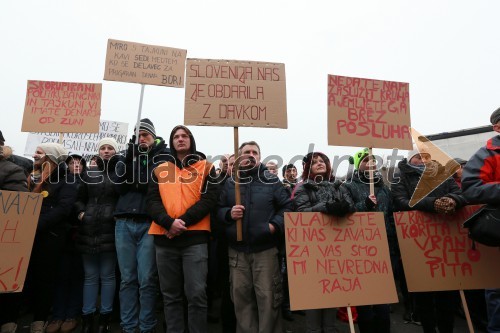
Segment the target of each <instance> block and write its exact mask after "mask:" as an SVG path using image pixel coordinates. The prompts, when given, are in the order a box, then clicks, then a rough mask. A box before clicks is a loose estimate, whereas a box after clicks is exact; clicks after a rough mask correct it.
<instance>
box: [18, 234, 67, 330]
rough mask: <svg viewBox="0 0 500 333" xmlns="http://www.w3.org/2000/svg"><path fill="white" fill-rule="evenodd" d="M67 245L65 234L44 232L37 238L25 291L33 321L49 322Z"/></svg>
mask: <svg viewBox="0 0 500 333" xmlns="http://www.w3.org/2000/svg"><path fill="white" fill-rule="evenodd" d="M65 243H66V235H65V234H59V235H57V234H55V233H53V232H43V233H40V234H37V235H36V236H35V241H34V243H33V250H32V251H31V258H30V263H29V266H28V273H27V275H26V283H25V290H24V291H23V294H24V296H25V297H26V298H27V299H29V300H31V305H32V310H33V321H47V319H48V317H49V314H50V309H51V307H52V301H53V297H54V288H55V282H56V278H57V274H58V273H59V268H60V264H61V258H62V252H63V248H64V245H65Z"/></svg>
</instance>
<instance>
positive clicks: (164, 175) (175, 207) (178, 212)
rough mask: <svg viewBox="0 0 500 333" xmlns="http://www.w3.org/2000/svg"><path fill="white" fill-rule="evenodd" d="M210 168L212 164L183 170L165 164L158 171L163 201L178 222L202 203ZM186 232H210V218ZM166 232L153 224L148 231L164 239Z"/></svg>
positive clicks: (157, 175) (201, 162)
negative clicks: (197, 204)
mask: <svg viewBox="0 0 500 333" xmlns="http://www.w3.org/2000/svg"><path fill="white" fill-rule="evenodd" d="M211 168H212V164H210V163H208V162H207V161H206V160H201V161H198V162H196V163H193V164H191V165H189V166H186V167H185V168H183V169H179V168H178V167H177V166H176V165H175V163H173V162H165V163H162V164H160V165H159V166H158V167H157V168H156V169H155V171H154V173H155V176H156V178H157V179H158V186H159V192H160V196H161V201H162V203H163V207H165V210H166V211H167V214H168V215H169V216H170V217H172V218H174V219H176V218H179V217H180V216H182V215H183V214H184V213H185V212H186V211H187V210H188V208H190V207H191V206H193V205H194V204H195V203H196V202H198V201H199V200H200V198H201V193H202V191H204V190H205V188H204V185H205V179H206V178H207V176H208V175H209V173H210V169H211ZM187 229H188V230H207V231H210V214H207V216H205V217H204V218H203V219H201V221H199V222H198V223H196V224H194V225H190V226H189V227H188V228H187ZM165 231H166V230H165V228H163V227H162V226H160V225H159V224H156V223H155V222H154V221H153V223H151V227H150V228H149V234H152V235H163V234H165Z"/></svg>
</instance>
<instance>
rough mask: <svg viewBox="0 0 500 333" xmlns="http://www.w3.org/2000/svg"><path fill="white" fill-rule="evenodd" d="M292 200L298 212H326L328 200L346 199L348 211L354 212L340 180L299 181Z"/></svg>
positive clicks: (347, 193)
mask: <svg viewBox="0 0 500 333" xmlns="http://www.w3.org/2000/svg"><path fill="white" fill-rule="evenodd" d="M293 201H294V208H295V210H296V211H298V212H321V213H328V210H327V209H326V203H327V202H329V201H347V203H348V204H349V213H352V212H354V202H353V201H352V198H351V196H350V194H349V192H348V191H347V190H346V189H345V188H344V186H342V182H340V181H335V182H332V181H327V180H325V181H322V182H319V183H316V182H313V181H309V180H307V181H305V182H303V183H299V184H298V185H297V187H296V191H295V195H294V198H293Z"/></svg>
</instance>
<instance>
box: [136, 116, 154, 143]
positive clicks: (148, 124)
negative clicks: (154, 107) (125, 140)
mask: <svg viewBox="0 0 500 333" xmlns="http://www.w3.org/2000/svg"><path fill="white" fill-rule="evenodd" d="M136 130H137V126H136V127H134V133H135V132H136ZM140 131H144V132H148V133H149V134H150V135H151V136H152V137H153V139H156V130H155V125H153V122H152V121H151V120H149V119H148V118H143V119H141V121H140V123H139V132H140Z"/></svg>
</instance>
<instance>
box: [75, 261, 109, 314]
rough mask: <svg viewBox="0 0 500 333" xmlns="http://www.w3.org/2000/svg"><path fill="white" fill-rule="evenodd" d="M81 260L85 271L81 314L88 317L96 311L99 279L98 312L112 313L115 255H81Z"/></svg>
mask: <svg viewBox="0 0 500 333" xmlns="http://www.w3.org/2000/svg"><path fill="white" fill-rule="evenodd" d="M82 259H83V269H84V271H85V278H84V281H83V309H82V313H83V314H84V315H88V314H91V313H94V312H95V311H96V304H97V296H98V295H99V278H100V280H101V283H100V285H101V307H100V310H99V312H100V313H110V312H111V311H113V300H114V297H115V288H116V280H115V267H116V253H115V252H104V253H98V254H83V255H82Z"/></svg>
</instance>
